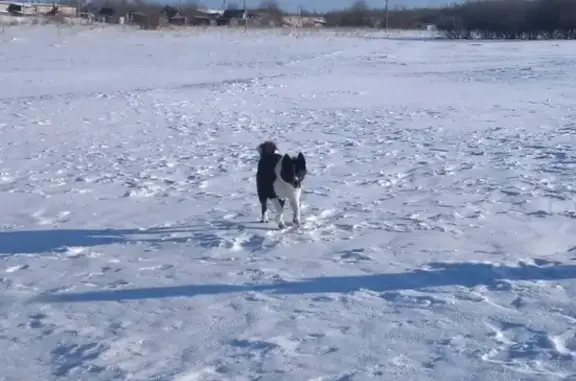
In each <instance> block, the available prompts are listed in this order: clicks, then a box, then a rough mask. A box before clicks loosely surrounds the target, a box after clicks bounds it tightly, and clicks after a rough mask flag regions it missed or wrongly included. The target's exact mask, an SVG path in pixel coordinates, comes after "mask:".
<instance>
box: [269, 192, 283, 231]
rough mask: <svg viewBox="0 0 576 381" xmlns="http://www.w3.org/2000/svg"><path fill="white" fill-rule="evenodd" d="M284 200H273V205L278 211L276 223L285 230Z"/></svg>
mask: <svg viewBox="0 0 576 381" xmlns="http://www.w3.org/2000/svg"><path fill="white" fill-rule="evenodd" d="M284 203H285V201H284V200H280V199H279V198H278V197H275V198H273V199H272V204H273V205H274V209H276V223H277V224H278V227H279V228H280V229H284V228H285V227H286V224H285V223H284Z"/></svg>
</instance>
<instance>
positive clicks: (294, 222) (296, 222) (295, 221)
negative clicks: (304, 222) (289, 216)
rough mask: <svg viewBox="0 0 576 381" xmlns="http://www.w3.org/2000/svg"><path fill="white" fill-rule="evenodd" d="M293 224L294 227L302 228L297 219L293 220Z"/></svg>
mask: <svg viewBox="0 0 576 381" xmlns="http://www.w3.org/2000/svg"><path fill="white" fill-rule="evenodd" d="M292 223H293V224H294V225H296V226H300V220H299V219H297V218H294V219H293V220H292Z"/></svg>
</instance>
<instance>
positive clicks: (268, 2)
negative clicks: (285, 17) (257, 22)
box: [258, 0, 280, 10]
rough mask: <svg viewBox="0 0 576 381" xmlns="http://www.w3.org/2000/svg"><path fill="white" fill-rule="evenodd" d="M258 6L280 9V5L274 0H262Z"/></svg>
mask: <svg viewBox="0 0 576 381" xmlns="http://www.w3.org/2000/svg"><path fill="white" fill-rule="evenodd" d="M258 8H260V9H274V10H280V6H279V5H278V2H277V1H276V0H262V2H261V3H260V6H259V7H258Z"/></svg>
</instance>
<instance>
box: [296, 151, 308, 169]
mask: <svg viewBox="0 0 576 381" xmlns="http://www.w3.org/2000/svg"><path fill="white" fill-rule="evenodd" d="M296 166H297V167H298V168H300V169H306V159H305V158H304V155H303V154H302V152H300V153H298V157H297V158H296Z"/></svg>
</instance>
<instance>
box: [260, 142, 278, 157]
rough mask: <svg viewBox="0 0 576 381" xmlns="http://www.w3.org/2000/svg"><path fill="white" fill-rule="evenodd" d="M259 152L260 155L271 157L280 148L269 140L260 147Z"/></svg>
mask: <svg viewBox="0 0 576 381" xmlns="http://www.w3.org/2000/svg"><path fill="white" fill-rule="evenodd" d="M257 151H258V153H259V154H260V155H271V154H273V153H275V152H276V151H278V146H276V143H274V142H273V141H271V140H267V141H265V142H264V143H262V144H260V145H259V146H258V148H257Z"/></svg>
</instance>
